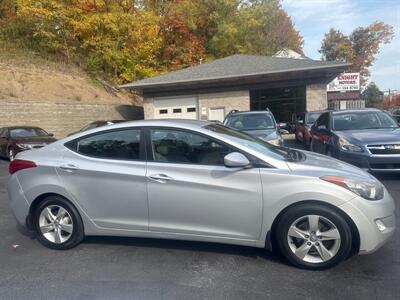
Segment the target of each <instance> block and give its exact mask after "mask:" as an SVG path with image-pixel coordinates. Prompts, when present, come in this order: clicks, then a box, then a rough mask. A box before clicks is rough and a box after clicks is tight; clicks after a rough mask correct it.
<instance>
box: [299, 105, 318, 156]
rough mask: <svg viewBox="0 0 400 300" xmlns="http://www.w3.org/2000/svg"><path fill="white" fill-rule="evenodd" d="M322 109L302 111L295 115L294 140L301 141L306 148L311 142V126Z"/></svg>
mask: <svg viewBox="0 0 400 300" xmlns="http://www.w3.org/2000/svg"><path fill="white" fill-rule="evenodd" d="M323 112H324V111H310V112H303V113H300V114H298V115H297V116H296V125H295V131H294V134H295V138H296V142H299V143H302V144H303V145H304V147H305V148H306V149H308V148H309V147H310V143H311V127H312V125H313V124H314V123H315V121H316V120H317V119H318V118H319V116H320V115H321V114H322V113H323Z"/></svg>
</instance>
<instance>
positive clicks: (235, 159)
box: [224, 152, 250, 168]
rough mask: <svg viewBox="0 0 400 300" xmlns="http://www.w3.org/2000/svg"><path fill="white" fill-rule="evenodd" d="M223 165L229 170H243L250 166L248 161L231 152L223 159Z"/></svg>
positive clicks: (240, 154)
mask: <svg viewBox="0 0 400 300" xmlns="http://www.w3.org/2000/svg"><path fill="white" fill-rule="evenodd" d="M224 164H225V166H227V167H229V168H245V167H248V166H250V161H249V160H248V159H247V157H246V156H244V155H243V154H242V153H239V152H232V153H229V154H227V155H225V157H224Z"/></svg>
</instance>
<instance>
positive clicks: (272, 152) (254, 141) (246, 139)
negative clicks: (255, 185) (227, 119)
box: [204, 124, 301, 160]
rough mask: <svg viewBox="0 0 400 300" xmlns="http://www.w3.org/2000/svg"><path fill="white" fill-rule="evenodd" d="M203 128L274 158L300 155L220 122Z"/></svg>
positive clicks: (288, 158)
mask: <svg viewBox="0 0 400 300" xmlns="http://www.w3.org/2000/svg"><path fill="white" fill-rule="evenodd" d="M204 128H206V129H208V130H211V131H213V132H217V133H219V134H221V135H226V136H229V138H230V139H233V140H234V141H235V142H237V143H238V144H240V145H242V146H245V147H247V148H250V149H252V150H255V151H257V152H260V153H262V154H264V155H268V156H272V157H273V158H275V159H280V160H297V158H298V157H300V156H301V155H300V154H299V153H300V152H299V151H296V150H293V149H289V148H284V147H279V146H274V145H272V144H270V143H268V142H265V141H263V140H261V139H259V138H256V137H254V136H252V135H249V134H247V133H244V132H240V131H238V130H235V129H232V128H229V127H226V126H224V125H221V124H211V125H207V126H205V127H204Z"/></svg>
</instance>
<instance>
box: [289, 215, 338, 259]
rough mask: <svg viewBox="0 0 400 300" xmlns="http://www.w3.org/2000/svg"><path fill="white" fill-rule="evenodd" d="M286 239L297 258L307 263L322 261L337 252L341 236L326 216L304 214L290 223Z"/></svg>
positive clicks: (330, 257)
mask: <svg viewBox="0 0 400 300" xmlns="http://www.w3.org/2000/svg"><path fill="white" fill-rule="evenodd" d="M287 241H288V243H289V248H290V250H291V251H292V252H293V253H294V255H295V256H296V257H297V258H299V259H301V260H302V261H304V262H308V263H323V262H327V261H329V260H331V259H332V258H333V257H335V255H336V254H337V253H338V251H339V249H340V243H341V236H340V232H339V230H338V229H337V227H336V226H335V224H333V222H332V221H330V220H329V219H328V218H326V217H322V216H319V215H306V216H303V217H300V218H298V219H297V220H295V221H294V222H293V223H292V224H291V226H290V227H289V230H288V232H287Z"/></svg>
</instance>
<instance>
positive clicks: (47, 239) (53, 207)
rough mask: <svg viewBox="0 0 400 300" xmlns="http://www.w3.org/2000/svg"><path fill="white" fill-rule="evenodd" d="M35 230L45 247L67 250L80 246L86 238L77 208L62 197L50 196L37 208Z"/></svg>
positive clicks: (34, 219) (34, 218)
mask: <svg viewBox="0 0 400 300" xmlns="http://www.w3.org/2000/svg"><path fill="white" fill-rule="evenodd" d="M33 221H34V228H35V231H36V235H37V238H38V240H39V242H40V243H42V244H43V245H44V246H46V247H48V248H51V249H56V250H66V249H70V248H72V247H75V246H76V245H78V244H79V243H80V242H81V241H82V240H83V238H84V230H83V223H82V219H81V217H80V215H79V213H78V211H77V210H76V208H75V207H74V206H73V205H72V204H71V203H70V202H68V201H67V200H65V199H64V198H62V197H60V196H50V197H48V198H46V199H45V200H43V201H42V202H40V204H39V205H38V207H36V209H35V212H34V216H33Z"/></svg>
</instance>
